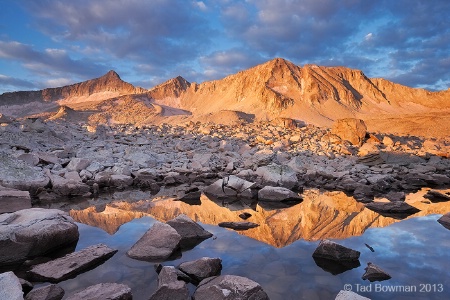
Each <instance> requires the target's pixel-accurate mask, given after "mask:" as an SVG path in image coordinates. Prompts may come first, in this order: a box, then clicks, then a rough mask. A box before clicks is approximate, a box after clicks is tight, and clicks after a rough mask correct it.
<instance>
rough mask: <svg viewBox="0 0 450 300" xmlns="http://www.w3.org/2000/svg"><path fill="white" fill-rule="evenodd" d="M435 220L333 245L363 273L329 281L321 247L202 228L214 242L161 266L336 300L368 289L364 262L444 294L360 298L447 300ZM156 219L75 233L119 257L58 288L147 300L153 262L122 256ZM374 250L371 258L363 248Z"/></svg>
mask: <svg viewBox="0 0 450 300" xmlns="http://www.w3.org/2000/svg"><path fill="white" fill-rule="evenodd" d="M439 216H440V215H430V216H425V217H420V218H412V219H408V220H404V221H401V222H397V223H394V224H392V225H390V226H388V227H384V228H370V229H368V230H367V231H366V232H365V233H364V234H363V235H362V236H358V237H351V238H347V239H342V240H336V239H335V240H334V241H337V242H338V243H340V244H342V245H344V246H346V247H350V248H352V249H355V250H358V251H360V252H361V257H360V262H361V266H360V267H357V268H354V269H351V270H348V271H346V272H344V273H341V274H338V275H332V274H330V273H328V272H326V271H324V270H323V269H321V268H320V267H318V266H317V265H316V263H315V262H314V260H313V258H312V256H311V255H312V253H313V252H314V249H315V248H316V247H317V245H318V241H315V242H308V241H304V240H298V241H296V242H294V243H292V244H290V245H288V246H286V247H283V248H276V247H273V246H270V245H267V244H265V243H263V242H260V241H257V240H254V239H251V238H249V237H246V236H244V235H241V234H239V233H237V232H235V231H231V230H228V229H224V228H220V227H217V226H213V225H206V224H202V226H204V228H205V229H206V230H208V231H210V232H211V233H213V234H214V236H215V237H216V239H213V238H211V239H208V240H206V241H204V242H203V243H201V244H199V245H198V246H196V247H195V248H194V249H192V250H189V251H186V252H183V254H182V257H181V258H179V259H177V260H175V261H169V262H164V263H163V264H164V265H178V264H179V263H181V262H183V261H189V260H194V259H197V258H200V257H203V256H209V257H220V258H221V259H222V261H223V270H222V274H234V275H241V276H246V277H249V278H250V279H252V280H255V281H257V282H259V283H260V284H261V285H262V287H263V288H264V290H265V291H266V292H267V293H268V295H269V297H270V299H334V297H335V296H336V295H337V293H338V292H339V290H341V289H343V287H344V284H352V287H353V290H354V291H357V289H358V287H357V284H360V286H365V287H367V286H369V285H370V283H369V282H368V281H363V280H362V279H361V276H362V275H363V273H364V268H365V266H366V265H367V263H368V262H372V263H375V264H377V265H378V266H380V267H381V268H382V269H384V270H385V271H387V272H388V273H389V274H390V275H391V276H392V279H390V280H388V281H383V282H381V283H379V284H381V285H382V286H393V285H414V286H416V287H417V290H418V291H419V290H420V287H421V286H420V284H442V287H443V290H444V291H443V292H428V293H420V292H416V293H389V292H384V293H381V292H375V291H374V288H375V284H377V283H378V282H374V283H372V286H373V288H372V292H371V293H365V292H362V291H361V289H360V290H359V294H361V295H363V296H366V297H369V298H371V299H449V298H450V277H449V276H448V274H447V270H448V269H449V268H450V251H448V249H450V231H449V230H448V229H446V228H444V227H443V226H441V225H440V224H439V223H438V222H437V221H436V220H437V219H438V218H439ZM154 222H155V220H154V219H153V218H151V217H143V218H140V219H135V220H133V221H131V222H129V223H127V224H124V225H122V226H121V227H120V229H119V231H118V232H116V233H115V234H114V235H109V234H107V233H106V232H104V231H103V230H101V229H98V228H95V227H91V226H88V225H84V224H78V225H79V228H80V241H79V243H78V245H77V250H78V249H82V248H84V247H87V246H89V245H92V244H95V243H100V242H101V243H105V244H107V245H108V246H110V247H112V248H117V249H119V252H118V253H117V254H116V255H115V256H114V257H112V258H111V259H110V260H108V261H107V262H105V263H104V264H103V265H101V266H99V267H97V268H96V269H94V270H92V271H90V272H87V273H84V274H81V275H79V276H77V277H76V278H75V279H70V280H67V281H64V282H62V283H60V285H61V286H62V287H63V288H64V289H65V290H66V295H70V294H72V293H74V292H75V291H77V290H80V289H81V288H83V287H85V286H89V285H92V284H95V283H99V282H121V283H125V284H127V285H129V286H130V287H131V288H132V291H133V295H134V299H138V300H139V299H148V298H149V296H150V295H151V294H152V293H153V292H154V291H155V289H156V281H157V275H156V272H155V270H154V268H153V263H149V262H142V261H137V260H133V259H130V258H128V257H127V256H126V251H127V250H128V249H129V248H130V247H131V246H132V245H133V244H134V243H135V242H136V241H137V240H138V239H139V238H140V237H141V236H142V234H144V232H145V231H147V230H148V229H149V228H150V227H151V225H152V224H153V223H154ZM365 243H367V244H369V245H370V246H372V247H373V248H374V249H375V252H371V251H370V250H369V249H368V248H367V247H366V246H365V245H364V244H365Z"/></svg>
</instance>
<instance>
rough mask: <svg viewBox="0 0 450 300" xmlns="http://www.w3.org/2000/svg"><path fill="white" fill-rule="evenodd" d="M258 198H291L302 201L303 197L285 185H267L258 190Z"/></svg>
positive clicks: (287, 199) (284, 199)
mask: <svg viewBox="0 0 450 300" xmlns="http://www.w3.org/2000/svg"><path fill="white" fill-rule="evenodd" d="M258 200H259V201H276V202H280V201H291V200H296V201H301V200H302V197H300V196H299V195H298V194H297V193H294V192H293V191H291V190H289V189H287V188H284V187H275V186H265V187H263V188H262V189H260V190H259V191H258Z"/></svg>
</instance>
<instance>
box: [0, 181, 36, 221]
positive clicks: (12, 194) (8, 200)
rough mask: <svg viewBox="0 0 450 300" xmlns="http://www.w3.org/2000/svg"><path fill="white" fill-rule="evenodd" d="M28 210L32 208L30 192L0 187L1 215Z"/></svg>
mask: <svg viewBox="0 0 450 300" xmlns="http://www.w3.org/2000/svg"><path fill="white" fill-rule="evenodd" d="M27 208H31V197H30V193H29V192H27V191H19V190H16V189H10V188H5V187H2V186H0V214H1V213H6V212H9V213H10V212H15V211H18V210H21V209H27Z"/></svg>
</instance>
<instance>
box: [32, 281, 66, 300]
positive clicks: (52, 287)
mask: <svg viewBox="0 0 450 300" xmlns="http://www.w3.org/2000/svg"><path fill="white" fill-rule="evenodd" d="M64 294H65V292H64V290H63V289H62V288H61V287H60V286H58V285H56V284H49V285H46V286H43V287H39V288H35V289H33V290H32V291H31V292H29V293H28V294H27V296H26V297H25V300H61V299H62V298H63V297H64Z"/></svg>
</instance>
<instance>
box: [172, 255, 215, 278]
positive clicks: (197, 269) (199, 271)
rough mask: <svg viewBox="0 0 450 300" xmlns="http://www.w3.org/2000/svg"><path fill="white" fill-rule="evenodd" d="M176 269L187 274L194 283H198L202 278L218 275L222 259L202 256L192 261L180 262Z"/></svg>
mask: <svg viewBox="0 0 450 300" xmlns="http://www.w3.org/2000/svg"><path fill="white" fill-rule="evenodd" d="M178 269H180V270H181V271H182V272H184V273H186V274H187V275H189V277H190V278H191V281H192V282H193V283H194V284H198V283H199V282H200V281H202V280H203V279H206V278H208V277H212V276H218V275H220V271H221V270H222V260H221V259H220V258H210V257H202V258H200V259H197V260H194V261H187V262H184V263H181V264H180V265H179V266H178Z"/></svg>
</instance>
